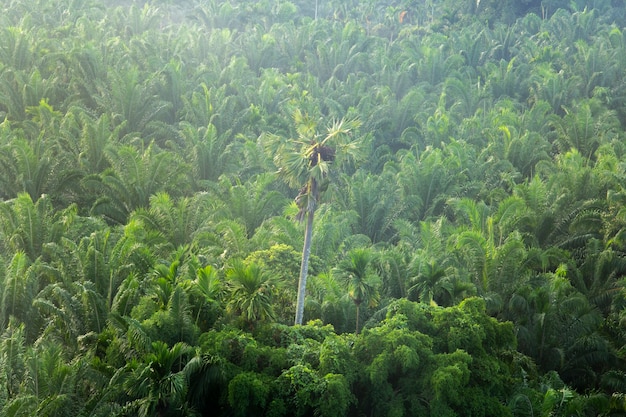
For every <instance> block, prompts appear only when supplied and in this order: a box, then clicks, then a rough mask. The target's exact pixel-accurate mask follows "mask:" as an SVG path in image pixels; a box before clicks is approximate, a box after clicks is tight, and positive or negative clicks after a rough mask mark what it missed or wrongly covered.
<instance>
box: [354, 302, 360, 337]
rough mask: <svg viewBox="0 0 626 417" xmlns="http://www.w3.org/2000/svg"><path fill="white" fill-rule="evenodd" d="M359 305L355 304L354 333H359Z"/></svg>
mask: <svg viewBox="0 0 626 417" xmlns="http://www.w3.org/2000/svg"><path fill="white" fill-rule="evenodd" d="M360 306H361V305H360V304H357V305H356V330H355V331H354V334H356V335H358V334H359V310H360V309H359V307H360Z"/></svg>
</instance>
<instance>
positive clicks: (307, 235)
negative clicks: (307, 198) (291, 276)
mask: <svg viewBox="0 0 626 417" xmlns="http://www.w3.org/2000/svg"><path fill="white" fill-rule="evenodd" d="M314 216H315V208H314V207H313V208H312V209H311V208H309V210H308V212H307V219H306V227H305V229H304V246H303V247H302V263H301V264H300V279H299V280H298V300H297V302H296V321H295V324H296V325H298V324H302V316H304V297H305V295H306V278H307V274H308V272H309V256H310V255H311V236H312V235H313V217H314Z"/></svg>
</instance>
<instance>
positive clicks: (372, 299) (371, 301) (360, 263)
mask: <svg viewBox="0 0 626 417" xmlns="http://www.w3.org/2000/svg"><path fill="white" fill-rule="evenodd" d="M373 260H374V254H373V253H372V251H371V249H367V248H355V249H352V250H351V251H350V252H348V255H347V257H346V258H344V259H343V260H342V261H341V262H339V265H338V266H337V273H338V275H339V276H340V277H341V279H343V281H344V284H345V285H346V288H347V290H348V296H349V297H350V299H351V300H352V302H353V303H354V305H355V306H356V329H355V333H356V334H359V316H360V308H361V305H365V306H367V307H375V306H376V305H378V301H379V292H378V287H379V286H380V284H381V281H380V277H379V276H378V275H377V274H376V272H375V270H374V263H373Z"/></svg>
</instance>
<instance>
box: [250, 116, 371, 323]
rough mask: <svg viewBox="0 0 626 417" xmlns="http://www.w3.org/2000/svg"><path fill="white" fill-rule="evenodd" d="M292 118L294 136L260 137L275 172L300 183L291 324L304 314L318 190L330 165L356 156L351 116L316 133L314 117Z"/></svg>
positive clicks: (322, 188)
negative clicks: (299, 241) (301, 227)
mask: <svg viewBox="0 0 626 417" xmlns="http://www.w3.org/2000/svg"><path fill="white" fill-rule="evenodd" d="M294 120H295V122H296V130H297V139H286V138H282V137H280V136H277V135H272V134H264V135H262V136H261V138H260V140H261V141H262V142H263V145H264V146H265V148H266V150H267V152H268V153H269V154H270V155H273V156H274V164H275V165H276V166H277V167H278V175H279V176H280V177H282V178H283V179H284V180H285V182H286V183H287V184H288V185H289V186H290V187H294V188H296V187H301V188H300V192H299V193H298V195H297V197H296V199H295V201H296V204H297V206H298V209H299V211H298V214H297V215H296V219H297V220H299V221H302V220H304V219H305V218H306V225H305V232H304V245H303V248H302V264H301V269H300V278H299V281H298V299H297V304H296V318H295V324H296V325H299V324H302V317H303V314H304V298H305V294H306V280H307V274H308V269H309V256H310V254H311V237H312V235H313V219H314V216H315V210H316V208H317V206H318V204H319V200H320V196H321V194H322V192H323V191H325V190H326V188H327V187H328V182H329V175H330V170H331V166H333V165H335V166H339V167H340V166H341V165H342V164H346V163H349V162H353V161H354V160H355V158H358V154H359V152H358V151H359V144H358V142H356V141H354V140H353V136H354V132H355V130H356V129H358V127H359V126H360V121H359V120H358V119H355V118H353V119H345V118H344V119H341V120H338V121H334V122H333V123H332V124H331V126H330V127H328V128H327V130H326V132H325V133H324V134H320V133H318V131H317V121H316V120H314V119H313V118H312V117H310V116H309V115H307V114H303V113H302V112H300V111H299V110H296V112H295V113H294Z"/></svg>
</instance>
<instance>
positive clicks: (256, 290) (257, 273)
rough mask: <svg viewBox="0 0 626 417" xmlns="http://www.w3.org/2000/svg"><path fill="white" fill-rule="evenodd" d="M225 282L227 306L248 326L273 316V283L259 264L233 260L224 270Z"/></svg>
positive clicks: (251, 326)
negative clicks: (246, 263)
mask: <svg viewBox="0 0 626 417" xmlns="http://www.w3.org/2000/svg"><path fill="white" fill-rule="evenodd" d="M226 283H227V286H228V287H229V290H228V293H229V295H228V296H229V300H228V306H227V308H228V309H229V310H230V311H231V312H232V313H235V314H236V315H238V316H241V317H242V318H243V320H244V322H246V323H247V324H248V326H249V327H250V328H253V327H254V325H255V324H256V323H257V322H259V321H262V320H266V319H273V318H274V310H273V307H272V295H273V291H274V288H273V286H274V283H273V281H272V279H271V278H270V277H269V276H268V275H266V274H265V273H264V271H263V270H262V269H261V268H260V267H259V265H257V264H255V263H250V264H249V265H245V264H244V263H243V261H241V260H235V261H233V262H232V265H231V266H230V267H229V268H228V269H227V270H226Z"/></svg>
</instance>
